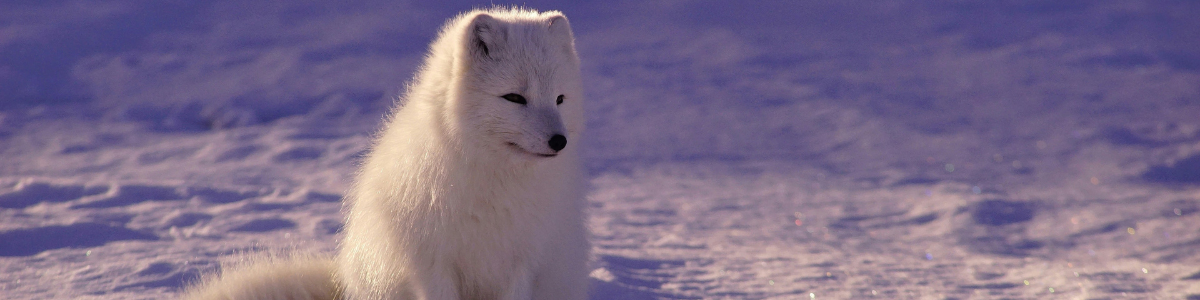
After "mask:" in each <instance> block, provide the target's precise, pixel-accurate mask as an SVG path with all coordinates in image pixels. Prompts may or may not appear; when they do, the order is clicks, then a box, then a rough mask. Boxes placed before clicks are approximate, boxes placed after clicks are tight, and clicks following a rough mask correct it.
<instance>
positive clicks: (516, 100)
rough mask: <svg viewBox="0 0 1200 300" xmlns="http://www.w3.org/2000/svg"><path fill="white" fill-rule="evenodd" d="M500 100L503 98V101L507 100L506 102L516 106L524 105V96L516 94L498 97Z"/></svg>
mask: <svg viewBox="0 0 1200 300" xmlns="http://www.w3.org/2000/svg"><path fill="white" fill-rule="evenodd" d="M500 98H504V100H508V102H512V103H516V104H525V96H521V95H517V94H505V95H504V96H500Z"/></svg>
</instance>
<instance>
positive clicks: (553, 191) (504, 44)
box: [214, 9, 590, 300]
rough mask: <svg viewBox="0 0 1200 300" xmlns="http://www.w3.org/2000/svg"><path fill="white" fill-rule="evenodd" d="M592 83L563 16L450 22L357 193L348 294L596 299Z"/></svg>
mask: <svg viewBox="0 0 1200 300" xmlns="http://www.w3.org/2000/svg"><path fill="white" fill-rule="evenodd" d="M484 49H486V50H484ZM580 84H581V83H580V74H579V60H578V58H577V56H576V54H575V46H574V40H573V37H572V33H571V29H570V25H569V24H568V23H567V20H566V18H565V17H563V16H562V14H561V13H559V12H543V13H539V12H536V11H531V10H523V9H511V10H508V9H492V10H476V11H472V12H468V13H465V14H462V15H460V16H458V17H456V18H454V19H452V20H450V21H449V22H448V23H447V25H446V26H445V27H444V28H443V29H442V32H441V35H440V36H439V37H438V39H437V40H436V41H434V43H433V44H432V45H431V46H430V51H429V55H428V56H427V57H426V61H425V64H424V66H423V67H422V68H421V70H420V71H419V73H418V74H417V76H416V77H415V79H414V81H413V83H412V85H411V86H410V87H409V91H408V93H407V95H406V96H405V98H404V100H405V101H404V104H403V106H402V107H400V108H399V109H398V110H396V111H395V112H394V113H393V115H392V116H391V118H390V122H389V123H388V124H387V126H386V128H385V129H384V130H383V131H382V133H381V135H380V136H379V137H378V139H377V141H376V144H375V145H373V147H372V148H371V151H370V153H369V154H368V155H367V157H366V159H365V161H364V164H363V167H362V170H361V171H360V173H359V174H358V176H357V179H356V183H355V185H354V187H353V188H352V190H351V191H350V193H349V195H348V197H347V208H348V217H347V222H346V226H345V240H344V241H343V243H342V244H341V249H340V253H339V255H338V257H337V259H336V268H337V270H336V271H334V270H329V272H327V273H330V274H338V276H336V277H335V279H334V280H336V281H337V282H338V286H339V288H340V289H341V293H340V294H341V295H340V296H341V297H344V298H345V299H424V300H442V299H446V300H449V299H472V300H474V299H522V300H524V299H556V300H557V299H585V298H586V297H587V296H586V291H587V270H586V266H585V263H586V260H587V256H588V249H590V247H589V246H588V243H587V240H586V231H585V228H584V225H583V212H582V210H583V185H584V183H583V177H582V176H583V174H582V170H581V167H580V164H579V152H578V149H579V144H581V143H580V141H579V137H580V134H581V133H582V131H583V123H584V116H583V93H582V88H581V86H580ZM509 93H515V94H520V95H522V96H524V98H525V99H526V100H527V103H526V104H524V105H522V104H517V103H513V102H510V101H508V100H505V99H503V98H501V97H500V96H503V95H505V94H509ZM559 95H563V98H564V101H563V103H562V104H561V105H556V104H555V102H556V98H558V96H559ZM555 134H561V135H563V136H565V137H566V139H567V141H568V142H567V146H566V148H563V149H562V150H561V151H555V150H554V149H552V148H551V147H550V146H549V144H548V141H549V139H550V137H551V136H552V135H555ZM549 155H553V156H552V157H547V156H549ZM277 265H287V264H277ZM271 268H283V267H271ZM301 273H303V272H301ZM263 274H267V275H269V276H286V275H281V274H280V272H273V273H272V272H266V273H263ZM330 277H331V278H334V277H333V276H332V275H331V276H330ZM301 281H303V280H301ZM217 282H218V283H217V284H214V285H218V286H219V285H221V284H220V283H219V282H223V281H217ZM330 297H336V296H330ZM231 299H232V298H231ZM262 299H267V298H262ZM297 299H300V298H297Z"/></svg>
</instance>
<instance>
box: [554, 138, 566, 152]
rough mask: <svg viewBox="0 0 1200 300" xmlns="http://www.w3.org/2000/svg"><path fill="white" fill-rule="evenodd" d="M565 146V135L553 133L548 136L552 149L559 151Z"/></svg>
mask: <svg viewBox="0 0 1200 300" xmlns="http://www.w3.org/2000/svg"><path fill="white" fill-rule="evenodd" d="M566 147H567V137H565V136H563V135H561V134H555V135H554V136H552V137H550V149H554V151H559V150H562V149H563V148H566Z"/></svg>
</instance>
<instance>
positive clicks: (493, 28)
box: [467, 13, 508, 59]
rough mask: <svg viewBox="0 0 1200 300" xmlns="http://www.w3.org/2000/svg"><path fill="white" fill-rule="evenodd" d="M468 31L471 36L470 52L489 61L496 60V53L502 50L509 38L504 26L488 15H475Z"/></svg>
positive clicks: (469, 39)
mask: <svg viewBox="0 0 1200 300" xmlns="http://www.w3.org/2000/svg"><path fill="white" fill-rule="evenodd" d="M467 30H468V34H469V37H468V41H467V48H468V49H470V52H471V53H472V54H474V55H476V56H478V57H483V58H489V59H495V58H496V57H495V56H494V55H495V53H496V51H500V50H502V49H501V48H502V47H503V45H504V41H505V40H506V39H507V36H508V33H507V32H505V30H504V24H501V23H500V21H497V20H496V18H493V17H492V16H490V15H488V14H486V13H481V14H478V15H475V17H474V18H473V19H471V25H469V26H468V27H467Z"/></svg>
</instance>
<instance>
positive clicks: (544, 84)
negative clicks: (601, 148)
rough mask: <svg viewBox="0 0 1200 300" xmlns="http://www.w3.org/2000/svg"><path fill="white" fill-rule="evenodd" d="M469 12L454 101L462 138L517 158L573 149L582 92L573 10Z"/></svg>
mask: <svg viewBox="0 0 1200 300" xmlns="http://www.w3.org/2000/svg"><path fill="white" fill-rule="evenodd" d="M463 18H464V19H463V21H464V22H465V23H466V28H465V30H463V31H461V33H462V34H463V35H464V36H462V37H461V39H460V42H459V45H457V46H458V50H459V51H461V52H459V55H455V57H456V59H455V62H454V65H455V66H454V70H455V73H456V74H454V76H453V77H452V78H454V79H453V80H457V81H458V82H457V84H455V86H456V87H457V88H456V89H454V90H453V91H451V92H452V93H455V92H456V93H458V95H457V97H451V98H452V99H455V100H453V101H457V103H451V104H450V106H451V107H450V110H451V111H452V112H451V114H453V115H454V116H456V118H458V120H457V121H458V122H457V123H458V124H459V125H461V127H460V128H458V129H459V131H460V133H461V136H460V137H461V138H463V139H464V140H462V141H461V142H462V144H464V146H467V147H478V148H477V149H478V150H482V151H484V152H488V153H498V154H500V155H502V156H505V157H510V158H513V159H515V160H517V161H540V160H548V159H549V160H552V159H554V158H555V157H557V156H560V155H564V154H569V153H574V152H575V151H574V149H575V148H578V146H577V145H578V138H579V135H580V133H581V132H582V131H583V123H584V116H583V93H582V88H581V83H580V71H579V59H578V57H577V55H576V53H575V45H574V37H573V34H572V32H571V26H570V24H569V23H568V22H567V18H566V17H564V16H563V15H562V14H561V13H558V12H545V13H538V12H533V11H527V10H509V11H504V10H493V11H484V12H477V13H475V14H469V15H467V16H464V17H463Z"/></svg>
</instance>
